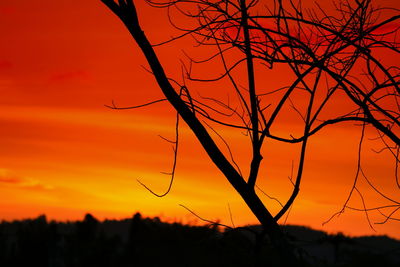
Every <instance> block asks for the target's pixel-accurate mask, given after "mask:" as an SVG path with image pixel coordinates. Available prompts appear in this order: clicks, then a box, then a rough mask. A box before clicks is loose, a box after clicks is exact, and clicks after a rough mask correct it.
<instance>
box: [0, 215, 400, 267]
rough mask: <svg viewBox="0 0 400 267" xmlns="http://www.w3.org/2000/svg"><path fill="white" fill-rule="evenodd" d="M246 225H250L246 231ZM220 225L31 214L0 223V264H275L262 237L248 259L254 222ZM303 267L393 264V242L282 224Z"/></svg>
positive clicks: (396, 246) (398, 247)
mask: <svg viewBox="0 0 400 267" xmlns="http://www.w3.org/2000/svg"><path fill="white" fill-rule="evenodd" d="M249 229H251V231H249ZM249 229H231V230H224V231H220V230H219V229H218V228H216V227H215V226H188V225H182V224H178V223H170V224H169V223H164V222H161V221H160V220H159V219H158V218H153V219H150V218H143V217H142V216H141V215H140V214H139V213H137V214H135V215H134V216H133V217H132V218H131V219H125V220H120V221H117V220H105V221H102V222H100V221H98V220H96V219H95V218H94V217H93V216H92V215H90V214H88V215H86V216H85V218H84V219H83V221H78V222H67V223H61V222H54V221H52V222H47V220H46V218H45V217H44V216H40V217H38V218H36V219H33V220H23V221H14V222H2V223H1V224H0V237H1V239H0V248H1V250H0V266H4V267H22V266H23V267H26V266H41V267H78V266H79V267H80V266H82V267H91V266H93V267H94V266H104V267H105V266H107V267H114V266H115V267H119V266H121V267H123V266H124V267H125V266H126V267H128V266H154V267H155V266H176V267H181V266H259V265H261V266H275V264H276V262H277V260H278V259H277V258H276V255H274V250H273V249H272V247H271V243H270V242H269V241H268V239H264V240H263V242H262V244H261V246H260V247H259V249H260V250H261V252H262V253H259V254H258V257H259V258H258V259H255V251H254V249H255V246H256V241H255V235H254V232H257V231H260V229H259V227H257V226H255V227H250V228H249ZM283 231H284V232H285V233H286V235H288V236H290V238H289V240H291V241H290V242H291V243H292V244H294V245H296V247H297V248H298V250H297V252H298V254H299V255H300V257H299V258H300V262H301V263H302V265H304V266H398V264H399V263H400V242H399V241H396V240H393V239H390V238H388V237H361V238H349V237H346V236H343V235H341V234H338V235H327V234H326V233H324V232H320V231H314V230H312V229H309V228H305V227H299V226H286V227H284V228H283Z"/></svg>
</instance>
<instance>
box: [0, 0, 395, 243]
mask: <svg viewBox="0 0 400 267" xmlns="http://www.w3.org/2000/svg"><path fill="white" fill-rule="evenodd" d="M137 2H138V9H139V12H140V14H141V19H142V21H143V28H145V29H146V33H148V34H149V36H150V38H151V40H158V41H161V40H164V39H165V38H167V37H169V36H170V35H171V32H170V31H169V27H168V25H167V23H166V20H165V19H166V17H165V14H164V13H163V12H162V11H160V10H157V11H154V10H153V9H150V8H149V7H147V6H146V5H144V4H143V3H142V1H137ZM379 2H380V3H383V4H384V5H391V6H395V7H396V5H397V7H399V8H400V6H399V2H398V1H396V0H391V1H388V0H381V1H379ZM74 4H75V5H76V6H74ZM154 18H157V20H156V19H154ZM158 18H159V20H158ZM0 33H1V35H0V51H1V52H0V93H1V96H2V97H1V98H0V152H1V153H0V195H1V196H2V197H1V200H0V219H7V220H10V219H19V218H25V217H34V216H37V215H39V214H43V213H45V214H47V216H48V217H49V218H55V219H60V220H67V219H69V220H73V219H80V218H82V217H83V215H84V213H86V212H90V213H92V214H93V215H94V216H96V217H98V218H106V217H107V218H123V217H129V216H131V214H133V213H134V212H136V211H140V212H142V213H143V214H145V215H148V216H161V217H162V218H164V219H169V220H178V221H184V222H193V221H195V219H194V218H193V216H192V215H191V214H189V213H188V212H187V211H186V210H184V209H183V208H181V207H180V206H179V204H184V205H186V206H187V207H189V208H190V209H192V210H194V211H196V212H197V213H198V214H199V215H201V216H202V217H205V218H208V219H211V220H214V219H219V220H220V221H221V222H223V223H226V224H231V221H230V215H229V208H228V206H229V207H230V209H231V212H232V217H233V221H234V223H235V224H236V225H240V224H246V223H255V222H256V220H255V218H254V217H253V215H252V214H251V213H250V212H249V211H248V209H247V207H246V206H245V205H244V204H243V202H242V201H241V200H240V199H239V197H238V195H237V194H236V193H235V192H234V190H233V189H232V188H231V187H230V185H229V184H228V183H227V182H226V181H225V179H224V177H223V176H222V175H221V174H219V172H218V171H217V169H216V167H214V166H213V165H212V164H211V161H210V160H209V159H208V158H207V156H206V154H205V152H203V151H202V150H201V149H200V146H199V144H198V143H197V141H196V140H195V139H194V137H193V134H191V133H190V132H189V131H188V129H187V128H185V126H183V127H182V132H181V137H182V139H181V152H180V157H179V161H178V169H177V176H176V181H175V184H174V187H173V189H172V191H171V193H170V194H169V195H168V196H166V197H165V198H162V199H159V198H156V197H154V196H153V195H151V194H150V193H149V192H148V191H146V190H145V189H144V188H143V187H142V186H141V185H140V184H139V183H138V182H137V181H136V179H140V180H141V181H142V182H144V183H145V184H147V185H149V186H150V187H151V188H152V189H154V190H156V191H158V192H162V191H163V190H165V188H166V187H167V185H168V176H165V175H163V174H161V173H160V172H163V171H166V172H168V171H169V170H170V167H171V163H172V151H171V146H170V144H168V143H166V142H165V141H164V140H162V139H161V138H159V137H158V135H162V136H165V137H167V138H173V136H174V113H173V112H172V109H171V108H170V107H169V106H168V105H167V104H158V105H155V106H153V107H150V108H145V109H139V110H138V109H136V110H129V111H114V110H110V109H107V108H105V107H104V104H110V103H111V101H112V100H114V101H115V102H116V103H118V104H120V105H121V106H123V105H135V104H141V103H144V102H146V101H150V100H154V99H157V98H160V97H162V96H161V93H160V90H159V89H158V88H157V86H156V85H155V83H154V82H153V80H152V76H151V75H149V74H148V73H147V72H146V71H145V70H144V69H143V68H142V67H141V65H144V66H146V63H145V61H144V59H143V57H142V55H141V54H139V51H138V49H137V47H136V46H135V44H134V42H133V41H132V40H131V38H130V36H129V34H128V33H127V31H126V30H125V28H124V27H123V26H122V24H121V23H120V22H119V21H118V20H117V18H116V17H115V16H114V15H113V14H111V12H110V11H109V10H107V9H106V8H105V7H104V6H103V5H102V4H101V3H100V1H99V0H86V1H71V0H59V1H52V0H40V1H29V0H20V1H12V0H2V1H1V2H0ZM178 44H181V45H182V43H178ZM178 44H176V45H178ZM183 44H185V43H183ZM186 45H187V44H186ZM186 48H187V50H188V51H194V50H193V48H191V47H186ZM157 51H158V52H160V58H161V60H162V62H163V63H164V64H165V66H166V69H167V71H168V73H170V74H177V73H179V69H180V67H179V59H180V58H183V54H182V53H180V48H179V49H176V47H174V46H171V45H169V46H166V47H162V48H158V49H157ZM177 66H178V67H177ZM274 77H276V79H277V80H279V79H280V80H283V79H285V73H281V74H279V75H277V76H274ZM178 78H179V77H178ZM273 82H275V81H273ZM273 82H272V83H273ZM350 126H351V124H347V125H344V126H333V127H330V128H328V129H327V130H325V131H323V132H322V133H321V134H320V135H318V137H316V138H314V139H311V142H310V148H309V149H310V152H309V154H308V161H307V162H306V165H305V173H304V179H303V184H302V187H301V193H300V195H299V197H298V199H297V201H296V202H295V204H294V207H293V209H292V210H291V213H290V215H289V217H288V220H287V222H288V223H292V224H303V225H308V226H312V227H314V228H318V229H323V230H326V231H330V232H337V231H342V232H344V233H346V234H350V235H361V234H387V235H391V236H393V237H397V238H400V227H398V226H399V225H398V223H397V224H396V223H395V222H388V223H386V224H384V225H375V229H376V232H374V231H373V230H371V229H370V228H369V226H368V223H367V221H366V219H365V215H364V214H363V213H356V212H350V211H347V212H346V213H344V214H343V215H341V216H340V217H339V218H337V219H334V220H333V221H331V222H330V223H328V224H326V225H325V226H322V222H324V221H325V220H327V219H328V218H329V217H330V216H331V215H332V214H333V213H335V212H336V211H338V210H340V208H341V204H343V202H344V201H345V199H346V196H347V193H348V191H349V190H350V186H351V184H352V181H353V177H354V174H355V171H356V162H357V157H356V156H357V153H356V152H357V151H356V150H357V145H358V138H359V136H360V129H359V128H357V127H350ZM285 127H286V128H289V127H293V125H292V124H286V125H285V124H282V129H284V128H285ZM225 137H226V138H227V140H229V141H232V142H233V143H235V144H242V143H243V142H247V140H246V139H245V137H244V136H243V135H241V134H238V133H237V132H234V131H231V132H227V133H226V136H225ZM244 140H245V141H244ZM379 145H380V144H378V143H374V142H370V143H369V145H368V146H367V147H366V148H365V151H366V153H365V155H364V158H363V161H364V162H365V169H366V170H368V172H369V174H370V176H371V179H372V180H374V179H375V180H376V181H378V180H382V179H383V178H384V179H383V180H382V181H383V182H382V183H380V185H381V186H386V188H394V182H393V179H391V178H386V177H392V176H393V164H392V163H393V162H391V161H390V160H391V159H390V158H389V157H388V156H387V155H385V154H384V153H383V154H380V155H377V154H375V153H373V152H371V151H370V148H376V147H379ZM234 148H235V151H234V152H235V153H236V155H245V154H246V153H247V151H246V150H245V149H244V148H242V147H241V146H240V145H239V146H238V145H237V146H235V147H234ZM268 148H269V150H268V151H267V152H266V155H265V156H264V158H265V162H266V166H265V167H264V168H263V169H262V170H261V171H262V173H263V177H262V179H263V180H261V182H260V186H262V188H263V189H264V190H265V191H267V192H268V193H269V194H271V195H273V196H276V197H279V198H280V199H281V200H282V201H284V199H285V197H287V196H288V194H289V189H290V182H289V180H288V179H287V177H288V175H290V170H291V162H292V159H295V154H294V153H293V152H292V150H291V148H290V147H289V146H282V145H280V144H277V143H274V142H270V141H268ZM238 160H239V161H240V162H243V163H245V162H246V158H245V157H243V156H242V157H241V156H238ZM382 177H383V178H382ZM392 183H393V184H392ZM365 188H366V187H365ZM386 192H387V193H388V194H389V195H391V196H392V197H394V198H396V197H397V199H398V191H397V192H396V191H391V190H389V191H386ZM365 196H366V197H367V204H368V206H370V207H373V206H375V205H378V204H379V203H381V199H379V198H377V196H376V194H374V193H373V192H371V191H370V190H368V189H366V191H365ZM265 203H266V204H267V206H268V207H270V208H271V209H272V210H273V211H277V208H278V207H277V206H276V203H274V202H272V201H270V200H268V199H265ZM352 204H353V206H358V207H360V205H359V204H360V203H359V200H358V199H357V197H354V201H353V202H352ZM376 215H377V214H374V213H371V218H372V219H373V221H375V222H377V221H380V220H381V218H380V217H378V216H376Z"/></svg>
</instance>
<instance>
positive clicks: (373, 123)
mask: <svg viewBox="0 0 400 267" xmlns="http://www.w3.org/2000/svg"><path fill="white" fill-rule="evenodd" d="M101 1H102V2H103V3H104V4H105V5H106V6H107V7H108V8H109V9H111V11H112V12H114V13H115V15H117V16H118V17H119V19H120V20H121V21H122V22H123V23H124V24H125V26H126V27H127V29H128V30H129V32H130V34H131V35H132V37H133V38H134V40H135V41H136V43H137V45H138V46H139V47H140V49H141V51H142V53H143V54H144V56H145V57H146V60H147V62H148V64H149V66H150V69H151V72H152V74H153V75H154V77H155V79H156V81H157V83H158V86H159V87H160V89H161V91H162V92H163V94H164V96H165V99H161V100H156V101H154V102H151V103H148V104H153V103H156V102H159V101H164V100H167V101H168V102H169V103H170V104H171V105H172V106H173V107H174V108H175V110H176V111H177V114H178V115H177V127H176V130H177V135H176V140H175V141H172V142H173V143H174V144H175V145H176V147H175V161H174V166H173V169H172V172H171V175H172V179H171V184H170V187H169V189H170V188H171V185H172V180H173V176H174V173H175V162H176V157H177V153H178V152H177V145H178V140H179V138H178V137H179V136H178V128H179V127H178V121H179V118H182V119H183V120H184V121H185V122H186V124H187V125H188V126H189V127H190V129H191V130H192V131H193V133H194V134H195V136H196V137H197V139H198V140H199V142H200V143H201V145H202V147H203V148H204V150H205V151H206V152H207V154H208V156H209V157H210V159H211V160H212V161H213V163H214V164H215V165H216V166H217V167H218V169H219V170H220V171H221V172H222V173H223V175H224V176H225V177H226V179H227V180H228V181H229V182H230V184H231V185H232V186H233V188H234V189H235V190H236V191H237V192H238V194H239V195H240V196H241V197H242V199H243V200H244V201H245V203H246V204H247V206H248V207H249V208H250V210H251V211H252V212H253V214H254V215H255V216H256V217H257V219H258V220H259V222H260V224H261V225H262V226H263V231H264V233H265V234H266V235H267V236H268V237H269V239H270V240H271V242H272V244H273V245H274V247H275V248H276V249H277V251H279V255H280V258H281V260H282V265H287V266H289V265H292V266H293V264H294V263H295V262H296V258H295V254H294V252H293V250H292V249H291V248H290V246H289V244H288V242H287V241H286V239H285V237H284V234H283V233H282V231H281V229H280V227H279V224H278V221H279V219H281V218H282V216H283V215H284V214H285V213H287V212H288V210H289V209H290V207H291V206H292V204H293V202H294V200H295V199H296V196H297V195H298V193H299V190H300V184H301V181H302V175H303V168H304V162H305V160H306V151H307V145H308V143H309V140H310V138H311V137H312V136H314V135H315V134H317V133H318V132H319V131H321V129H324V128H326V127H327V126H329V125H331V124H339V123H346V122H347V123H349V122H350V123H351V122H352V125H354V127H359V128H360V131H361V133H362V134H361V138H360V143H359V153H358V154H359V161H358V171H357V174H356V176H355V179H354V185H353V187H352V188H351V190H350V193H349V195H348V198H347V200H346V201H345V203H344V205H343V208H342V209H341V211H340V212H339V213H341V212H343V211H344V209H346V208H350V209H353V210H360V211H363V212H367V213H368V212H369V211H370V210H378V211H379V212H381V214H382V216H383V217H384V221H387V220H398V219H397V218H395V214H396V213H397V212H398V210H399V209H400V202H399V201H397V200H395V198H394V197H390V196H388V195H387V194H385V193H384V192H383V191H380V190H379V189H378V188H377V187H376V186H374V184H373V183H372V182H371V181H370V180H369V179H368V177H367V175H366V174H365V173H364V172H363V169H362V164H361V156H362V146H363V142H364V139H365V131H366V129H375V130H376V136H375V137H376V138H378V139H380V140H381V141H382V150H385V151H389V152H390V153H391V154H392V155H393V158H394V173H395V175H394V179H395V180H396V184H397V187H398V188H397V189H399V190H400V181H399V178H398V163H399V145H400V138H399V126H400V122H399V115H400V104H399V97H400V84H399V83H400V79H399V78H400V69H399V66H396V65H391V64H390V62H385V61H384V60H382V59H381V58H382V54H383V53H385V54H386V55H388V54H390V55H391V57H397V58H399V54H400V50H399V40H398V36H397V34H398V29H399V24H398V21H399V19H400V15H399V11H398V10H397V9H394V8H382V7H376V6H374V5H373V3H372V0H339V1H338V2H337V3H336V4H335V6H334V8H330V9H329V12H328V11H327V9H325V8H323V7H322V6H319V5H317V4H315V5H314V6H313V8H310V7H307V8H305V7H303V3H302V1H301V0H287V1H285V0H265V1H262V0H220V1H217V0H146V1H147V3H148V4H150V5H151V6H153V7H155V8H165V9H166V10H167V12H168V17H169V20H170V22H171V24H172V25H173V26H174V27H175V28H176V29H178V30H179V32H180V35H178V36H176V37H174V38H171V39H170V40H167V41H165V42H163V43H160V44H152V43H151V42H150V41H149V40H148V39H147V37H146V35H145V33H144V31H143V30H142V28H141V26H140V21H139V17H138V13H137V10H136V8H135V4H134V2H133V0H119V1H117V2H115V1H113V0H101ZM182 21H183V22H184V23H182V25H180V23H181V22H182ZM188 25H189V26H188ZM187 36H190V37H192V38H193V39H194V40H195V42H196V43H197V45H198V46H199V47H204V46H207V47H208V48H209V51H210V54H209V56H208V57H206V58H204V59H196V58H194V57H192V56H190V55H186V56H187V61H186V62H185V63H182V64H183V65H182V66H183V70H184V76H183V78H182V81H180V82H178V81H177V80H176V79H173V78H172V77H168V76H167V74H166V73H165V71H164V69H163V65H162V63H161V62H160V60H159V58H158V57H157V54H156V53H155V51H154V46H157V45H162V44H165V43H168V42H173V41H175V40H176V39H179V38H184V37H187ZM197 64H215V65H218V66H220V67H221V68H222V69H223V73H222V74H221V75H216V74H215V73H210V76H209V77H200V78H199V77H196V76H195V75H196V74H195V73H193V66H195V65H197ZM277 68H278V69H279V68H282V69H285V70H286V71H287V72H288V79H287V80H286V81H285V82H286V84H285V85H284V86H282V87H279V88H265V87H263V86H260V85H259V84H262V79H273V77H271V76H268V74H269V73H272V71H274V70H275V69H277ZM213 75H215V76H213ZM261 75H262V76H263V77H266V78H262V77H261ZM221 81H224V82H225V83H224V84H225V85H227V84H229V90H230V96H231V97H230V98H229V99H228V100H227V99H224V98H221V97H218V96H216V95H210V96H204V95H199V94H195V93H194V92H193V91H194V90H191V88H192V87H195V86H196V84H197V83H198V82H200V83H201V84H202V85H204V86H209V85H210V84H211V86H214V83H215V82H221ZM232 96H233V97H232ZM338 101H347V103H348V105H347V106H346V107H344V108H332V107H334V106H335V103H337V102H338ZM141 106H143V105H141ZM111 107H112V108H118V107H116V106H115V105H113V106H111ZM128 108H134V107H128ZM278 118H283V119H289V118H290V119H291V120H298V121H297V122H296V123H299V122H300V123H301V125H302V130H301V131H295V130H291V131H290V132H288V133H285V134H282V133H280V134H277V133H275V132H274V126H275V125H276V124H277V123H278V122H277V121H278ZM216 127H219V128H220V129H222V130H217V129H216ZM223 129H231V130H232V129H233V130H237V131H240V132H242V133H244V134H245V135H246V136H248V138H249V141H250V142H249V144H250V147H251V152H252V153H251V158H250V159H249V161H248V162H249V165H248V173H247V174H246V173H243V172H242V171H241V168H240V167H241V166H239V164H237V162H236V161H235V158H234V156H233V153H232V151H231V149H230V147H231V145H232V144H228V142H227V141H226V140H225V139H224V138H223ZM215 138H218V139H220V140H215ZM267 139H272V140H275V141H279V142H282V143H286V144H293V146H294V147H295V149H297V148H298V150H299V151H298V160H297V163H296V164H295V166H296V170H295V172H294V174H293V177H291V178H293V180H291V181H292V185H293V188H292V193H291V195H290V197H289V198H288V199H287V200H286V201H285V202H284V203H283V204H281V209H280V211H279V212H277V213H276V214H272V213H271V211H270V209H268V208H267V207H266V206H265V205H264V203H263V202H262V201H261V199H260V197H259V195H258V194H257V191H256V189H257V188H258V185H257V181H258V179H260V177H262V175H260V167H261V165H262V159H263V154H264V153H265V151H266V150H267V149H268V146H266V145H265V141H266V140H267ZM218 143H219V144H220V145H218ZM221 144H222V147H221ZM296 144H297V145H296ZM359 176H360V177H361V176H362V177H363V178H364V179H365V180H366V181H368V183H369V184H370V186H371V187H372V188H373V189H374V190H376V191H377V192H378V193H379V194H381V195H382V196H384V197H385V198H386V200H387V201H388V202H390V203H389V204H388V205H384V206H381V207H374V208H367V207H366V206H365V205H364V206H363V207H362V208H354V207H350V206H349V205H348V202H349V200H350V198H351V197H352V195H353V193H354V192H357V193H358V194H359V195H360V196H361V197H362V193H361V192H360V190H359V189H358V187H357V181H358V180H359ZM148 189H149V188H148ZM169 189H168V190H167V192H165V194H166V193H168V192H169ZM149 190H150V189H149ZM260 190H261V189H260ZM261 192H263V191H261ZM153 193H154V194H156V193H155V192H153ZM165 194H160V195H159V196H163V195H165ZM156 195H157V194H156ZM279 203H280V202H279ZM387 210H390V212H389V213H386V211H387Z"/></svg>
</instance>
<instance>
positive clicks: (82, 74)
mask: <svg viewBox="0 0 400 267" xmlns="http://www.w3.org/2000/svg"><path fill="white" fill-rule="evenodd" d="M89 78H90V74H89V72H87V71H84V70H71V71H64V72H58V73H53V74H52V75H51V76H50V81H52V82H67V81H71V80H87V79H89Z"/></svg>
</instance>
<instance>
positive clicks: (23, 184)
mask: <svg viewBox="0 0 400 267" xmlns="http://www.w3.org/2000/svg"><path fill="white" fill-rule="evenodd" d="M0 185H8V186H14V187H18V188H22V189H29V190H39V191H42V190H45V191H48V190H53V189H54V187H53V186H51V185H48V184H44V183H42V182H40V181H38V180H35V179H32V178H26V177H20V176H17V175H15V174H13V173H12V172H10V171H9V170H6V169H0Z"/></svg>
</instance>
